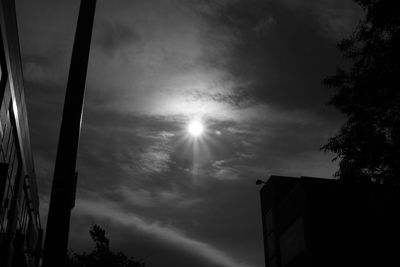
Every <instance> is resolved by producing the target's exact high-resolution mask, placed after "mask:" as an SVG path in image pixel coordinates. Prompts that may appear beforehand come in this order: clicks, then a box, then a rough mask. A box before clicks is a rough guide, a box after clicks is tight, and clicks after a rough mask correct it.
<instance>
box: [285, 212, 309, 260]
mask: <svg viewBox="0 0 400 267" xmlns="http://www.w3.org/2000/svg"><path fill="white" fill-rule="evenodd" d="M279 239H280V240H279V241H280V242H279V243H280V252H281V261H282V266H286V265H287V264H289V263H290V262H291V261H292V260H293V259H294V258H295V257H297V256H298V255H300V254H301V253H302V252H303V251H305V249H306V242H305V239H304V223H303V218H302V216H299V217H297V219H296V220H295V221H294V222H293V223H292V224H291V225H289V227H288V228H287V229H286V230H285V231H284V232H283V233H282V234H281V235H280V238H279Z"/></svg>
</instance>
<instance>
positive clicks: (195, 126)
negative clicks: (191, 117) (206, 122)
mask: <svg viewBox="0 0 400 267" xmlns="http://www.w3.org/2000/svg"><path fill="white" fill-rule="evenodd" d="M188 131H189V133H190V134H191V135H192V136H194V137H199V136H201V135H202V134H203V131H204V126H203V124H202V123H201V122H199V121H191V122H190V123H189V125H188Z"/></svg>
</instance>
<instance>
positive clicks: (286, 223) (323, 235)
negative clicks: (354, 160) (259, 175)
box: [260, 176, 400, 267]
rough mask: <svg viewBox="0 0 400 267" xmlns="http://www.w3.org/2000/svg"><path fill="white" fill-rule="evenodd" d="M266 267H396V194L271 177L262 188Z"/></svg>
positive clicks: (399, 232) (399, 210)
mask: <svg viewBox="0 0 400 267" xmlns="http://www.w3.org/2000/svg"><path fill="white" fill-rule="evenodd" d="M260 197H261V210H262V224H263V234H264V250H265V251H264V252H265V262H266V266H267V267H277V266H278V267H298V266H332V267H333V266H349V267H350V266H352V267H354V266H360V267H361V266H371V267H372V266H374V267H377V266H400V260H399V257H398V253H399V251H400V242H399V240H400V219H399V217H400V216H399V214H400V191H399V189H398V188H393V187H389V186H384V185H373V184H360V183H349V182H347V183H345V182H342V181H338V180H331V179H320V178H310V177H300V178H293V177H282V176H271V177H270V178H269V180H268V181H267V182H266V183H265V185H264V186H263V188H262V189H261V190H260Z"/></svg>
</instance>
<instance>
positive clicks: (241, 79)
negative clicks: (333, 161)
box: [206, 0, 357, 115]
mask: <svg viewBox="0 0 400 267" xmlns="http://www.w3.org/2000/svg"><path fill="white" fill-rule="evenodd" d="M329 4H330V2H329V1H326V5H328V7H329V8H331V6H330V5H329ZM313 5H314V6H318V8H319V9H322V7H321V6H323V5H321V6H320V5H319V4H317V3H315V4H311V3H310V4H303V5H299V6H296V4H295V3H291V1H258V0H252V1H231V2H228V3H227V4H226V5H222V6H219V7H218V8H217V12H214V13H212V15H210V14H206V16H207V17H208V18H210V17H211V19H212V20H213V21H214V22H213V25H214V26H215V27H220V28H221V27H222V29H223V30H224V31H225V32H228V33H230V34H232V36H234V39H233V41H232V42H231V45H230V47H229V51H230V52H229V54H228V59H227V60H225V61H222V65H221V61H218V60H216V59H215V58H214V59H211V61H210V62H211V63H212V64H214V65H217V66H219V67H220V68H225V69H226V70H228V71H229V72H230V73H231V74H232V75H233V77H236V78H237V81H238V84H244V86H242V87H240V89H241V90H243V87H244V88H245V89H246V90H247V91H248V94H251V95H252V96H253V97H254V98H255V99H256V100H258V101H262V102H265V103H267V104H269V105H272V106H278V107H280V108H284V109H292V110H295V109H306V110H311V111H316V112H320V111H323V114H326V115H328V114H329V113H331V114H332V112H329V111H327V110H326V109H325V107H324V106H325V105H326V103H327V102H328V100H329V98H330V96H331V95H332V93H333V92H332V91H329V90H328V89H327V88H324V87H323V86H322V84H321V81H322V80H323V79H324V78H325V77H326V76H327V75H330V74H331V73H333V72H334V70H335V67H336V66H338V65H339V64H341V63H343V62H342V61H341V58H340V56H339V54H338V52H337V50H336V41H337V40H333V39H331V38H328V37H327V36H326V35H325V30H326V29H325V27H326V23H327V22H326V21H323V20H322V18H321V13H316V12H314V11H315V9H316V8H315V7H314V6H313ZM304 6H307V7H308V8H303V7H304ZM328 7H326V9H327V10H328V11H330V9H328ZM340 7H341V10H343V9H344V10H347V9H350V10H352V9H354V5H347V6H345V7H342V6H340ZM333 10H335V9H334V8H333ZM322 11H323V10H321V12H322ZM328 11H327V12H328ZM354 13H356V15H357V12H354ZM355 21H356V20H355V19H352V20H350V21H346V22H347V23H349V24H351V25H348V26H347V27H349V28H351V27H353V26H354V25H355ZM211 33H213V32H211ZM248 94H245V95H246V97H247V96H248Z"/></svg>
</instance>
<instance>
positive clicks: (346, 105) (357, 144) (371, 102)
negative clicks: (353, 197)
mask: <svg viewBox="0 0 400 267" xmlns="http://www.w3.org/2000/svg"><path fill="white" fill-rule="evenodd" d="M355 2H357V3H358V4H360V5H361V6H362V8H363V9H364V12H365V17H364V18H363V19H362V20H361V21H360V22H359V25H358V27H357V29H356V31H355V32H354V33H353V34H352V36H350V38H347V39H345V40H343V41H341V42H340V43H339V44H338V48H339V50H340V51H341V52H342V54H343V55H344V56H345V57H346V58H347V59H349V60H350V62H351V63H352V65H351V68H350V69H349V70H343V69H339V70H338V71H337V72H336V74H335V75H334V76H331V77H328V78H327V79H326V80H325V81H324V83H325V84H326V85H327V86H329V87H333V88H336V89H337V91H336V94H335V95H334V97H333V98H332V99H331V102H330V104H331V105H333V106H335V107H336V108H338V109H339V110H340V111H342V112H344V113H345V114H346V115H347V117H348V119H347V122H346V123H345V124H344V125H343V126H342V128H341V130H340V132H339V134H338V135H336V136H334V137H332V138H331V139H329V141H328V143H327V144H326V145H325V146H323V147H322V149H323V150H325V151H331V152H334V153H335V154H336V155H337V156H336V158H335V160H336V159H338V160H339V171H338V172H337V173H336V176H338V177H339V178H341V179H344V180H363V181H367V180H368V181H372V182H378V183H383V182H385V183H392V184H399V182H400V1H397V0H355Z"/></svg>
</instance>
